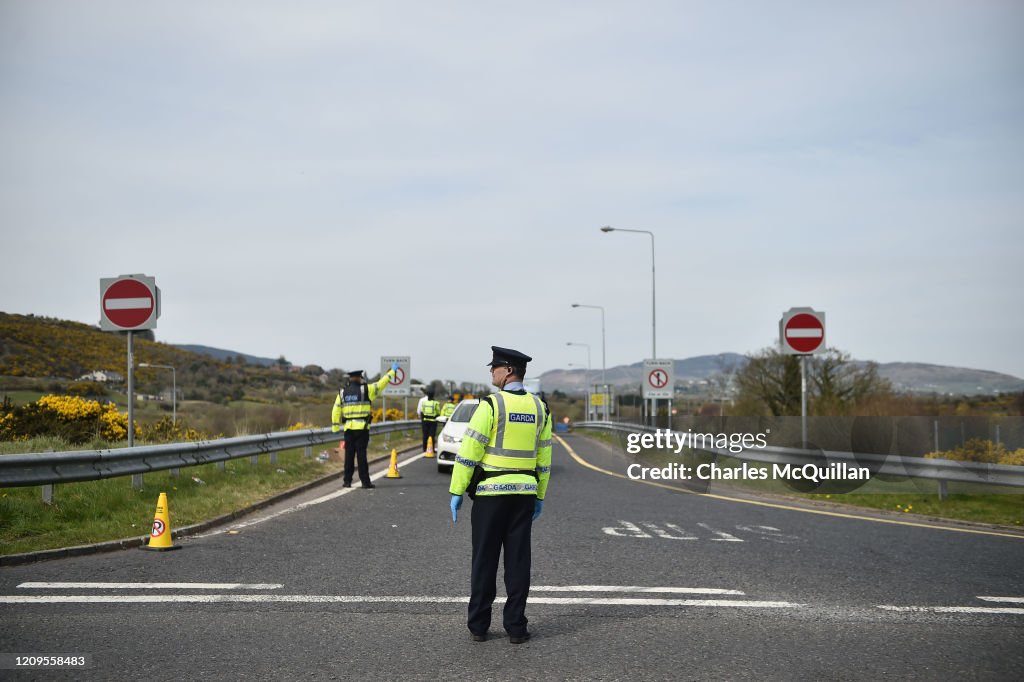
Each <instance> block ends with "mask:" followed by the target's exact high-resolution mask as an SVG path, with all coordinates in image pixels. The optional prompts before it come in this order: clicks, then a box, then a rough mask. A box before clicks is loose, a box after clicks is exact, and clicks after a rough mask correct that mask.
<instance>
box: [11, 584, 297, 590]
mask: <svg viewBox="0 0 1024 682" xmlns="http://www.w3.org/2000/svg"><path fill="white" fill-rule="evenodd" d="M18 587H21V588H25V589H42V590H90V589H97V590H276V589H279V588H281V587H284V585H281V584H274V583H251V584H248V583H39V582H27V583H21V584H20V585H18Z"/></svg>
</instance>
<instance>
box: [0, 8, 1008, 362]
mask: <svg viewBox="0 0 1024 682" xmlns="http://www.w3.org/2000/svg"><path fill="white" fill-rule="evenodd" d="M1022 74H1024V3H1021V2H1017V1H1013V0H1007V1H1003V2H996V1H988V0H971V1H970V2H967V1H962V0H957V1H952V2H944V1H942V0H926V1H921V2H899V1H896V2H875V1H870V0H869V1H868V2H812V1H808V2H795V3H794V2H719V1H708V2H682V1H665V2H651V1H643V0H638V1H632V2H625V1H620V2H599V1H597V2H595V1H587V2H582V1H580V2H522V1H521V2H516V3H497V2H493V3H481V2H468V1H466V2H430V3H425V2H417V1H400V2H388V1H375V2H273V3H272V2H253V1H247V2H241V1H239V2H225V1H221V2H218V1H216V0H214V1H209V2H156V1H147V2H138V1H137V0H132V1H130V2H84V1H83V2H77V1H74V2H73V1H71V0H68V1H66V2H52V1H40V0H32V1H29V0H25V1H22V2H15V1H12V0H0V149H2V153H0V230H2V235H0V237H2V240H0V243H2V254H3V255H2V271H3V281H2V284H0V310H2V311H4V312H9V313H23V314H27V313H34V314H37V315H45V316H51V317H57V318H61V319H68V320H76V321H80V322H86V323H90V324H95V323H97V322H98V320H99V315H100V311H99V280H100V278H101V277H112V276H116V275H120V274H126V273H145V274H147V275H151V276H154V277H156V281H157V284H158V285H159V287H160V288H161V291H162V300H163V314H162V317H161V318H160V320H159V325H158V328H157V330H156V336H157V339H158V340H161V341H165V342H168V343H196V344H205V345H209V346H216V347H220V348H226V349H230V350H235V351H239V352H244V353H249V354H253V355H260V356H267V357H273V358H276V357H278V356H280V355H284V356H285V357H286V358H288V360H290V361H292V362H293V363H297V364H309V363H315V364H319V365H322V366H324V367H326V368H332V367H343V368H347V369H352V368H360V367H362V368H367V369H371V370H376V369H377V368H378V367H379V364H380V360H379V358H380V356H381V355H410V356H412V374H413V376H415V377H417V378H422V379H427V380H429V379H433V378H439V379H456V380H476V381H485V380H486V378H487V373H486V369H485V368H484V367H483V364H484V363H485V362H487V361H488V360H489V359H490V350H489V346H490V345H491V344H497V345H502V346H511V347H514V348H518V349H519V350H522V351H524V352H526V353H528V354H530V355H532V356H533V357H534V358H535V360H534V362H533V363H532V364H531V366H530V371H531V373H532V374H539V373H541V372H543V371H545V370H548V369H554V368H559V367H566V366H568V365H569V364H570V363H573V364H578V365H585V364H586V362H587V358H586V355H587V354H586V350H585V349H584V348H581V347H574V346H573V347H570V346H566V342H567V341H574V342H582V343H589V344H590V345H591V358H592V363H593V366H594V367H595V368H597V367H600V364H601V315H600V312H599V311H597V310H586V309H577V310H574V309H572V308H570V304H571V303H574V302H579V303H586V304H592V305H601V306H604V307H605V312H606V324H607V364H608V366H609V367H612V366H615V365H618V364H625V363H632V362H636V361H639V360H641V359H643V358H645V357H649V356H650V355H651V239H650V238H649V237H648V236H647V235H644V234H627V233H610V234H602V233H601V232H600V231H599V228H600V227H601V226H602V225H612V226H616V227H621V228H628V229H638V230H650V231H651V232H653V233H654V235H655V247H656V254H655V259H656V260H655V262H656V268H657V279H656V291H657V351H658V355H659V356H661V357H674V358H685V357H690V356H694V355H702V354H713V353H719V352H725V351H734V352H740V353H745V352H751V351H756V350H758V349H760V348H762V347H764V346H767V345H769V344H771V343H774V342H776V341H777V336H778V322H779V319H780V317H781V316H782V313H783V312H784V311H786V310H787V309H789V308H790V307H793V306H812V307H814V308H815V309H817V310H823V311H825V313H826V315H827V322H828V342H829V345H832V346H836V347H838V348H840V349H842V350H845V351H847V352H849V353H850V354H852V355H853V356H854V357H855V358H859V359H865V360H876V361H879V362H892V361H912V362H930V363H937V364H946V365H955V366H961V367H971V368H978V369H989V370H995V371H1000V372H1006V373H1009V374H1013V375H1016V376H1018V377H1024V352H1021V349H1022V348H1024V342H1022V339H1024V315H1022V310H1024V284H1022V281H1024V278H1022V274H1021V271H1022V269H1024V248H1022V247H1024V144H1022V142H1024V137H1022V131H1024V92H1022V89H1024V76H1022Z"/></svg>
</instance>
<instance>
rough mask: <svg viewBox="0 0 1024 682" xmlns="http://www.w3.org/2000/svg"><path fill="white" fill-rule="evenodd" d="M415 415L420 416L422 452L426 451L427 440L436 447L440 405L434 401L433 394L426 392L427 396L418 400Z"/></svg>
mask: <svg viewBox="0 0 1024 682" xmlns="http://www.w3.org/2000/svg"><path fill="white" fill-rule="evenodd" d="M416 414H418V415H419V416H420V427H421V430H422V431H423V451H424V452H426V450H427V439H428V438H429V439H430V442H431V443H433V444H434V445H435V446H436V445H437V418H438V417H439V416H441V403H439V402H437V401H436V400H434V392H433V391H427V394H426V395H425V396H423V398H421V399H420V402H419V404H418V405H417V406H416Z"/></svg>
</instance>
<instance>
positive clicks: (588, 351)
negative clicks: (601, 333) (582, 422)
mask: <svg viewBox="0 0 1024 682" xmlns="http://www.w3.org/2000/svg"><path fill="white" fill-rule="evenodd" d="M565 345H567V346H583V347H585V348H586V349H587V374H586V377H587V378H586V384H587V418H588V419H589V418H590V344H589V343H577V342H576V341H566V342H565Z"/></svg>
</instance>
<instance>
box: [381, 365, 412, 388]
mask: <svg viewBox="0 0 1024 682" xmlns="http://www.w3.org/2000/svg"><path fill="white" fill-rule="evenodd" d="M396 362H397V363H398V376H397V377H395V378H394V379H392V380H391V383H390V384H388V386H387V388H385V389H384V395H386V396H395V395H399V396H401V395H409V394H410V393H411V391H410V389H409V386H410V385H411V384H412V375H411V372H412V369H411V367H412V363H411V362H410V358H409V356H408V355H382V356H380V373H381V374H384V373H385V372H387V371H388V370H389V369H391V365H393V364H394V363H396Z"/></svg>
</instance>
